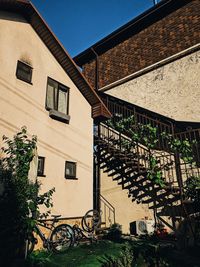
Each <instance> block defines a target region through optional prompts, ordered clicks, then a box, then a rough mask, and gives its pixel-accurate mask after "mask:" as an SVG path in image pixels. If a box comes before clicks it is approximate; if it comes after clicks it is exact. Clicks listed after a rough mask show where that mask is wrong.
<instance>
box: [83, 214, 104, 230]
mask: <svg viewBox="0 0 200 267" xmlns="http://www.w3.org/2000/svg"><path fill="white" fill-rule="evenodd" d="M100 224H101V216H100V213H99V212H98V211H97V210H89V211H88V212H86V214H85V215H84V217H83V218H82V220H81V226H82V228H83V230H85V231H86V232H93V231H94V230H95V229H97V228H98V227H99V225H100Z"/></svg>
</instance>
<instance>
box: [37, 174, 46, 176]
mask: <svg viewBox="0 0 200 267" xmlns="http://www.w3.org/2000/svg"><path fill="white" fill-rule="evenodd" d="M37 177H46V175H45V174H38V175H37Z"/></svg>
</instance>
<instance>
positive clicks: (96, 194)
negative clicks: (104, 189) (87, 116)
mask: <svg viewBox="0 0 200 267" xmlns="http://www.w3.org/2000/svg"><path fill="white" fill-rule="evenodd" d="M91 51H92V52H93V53H94V55H95V57H96V66H95V90H96V91H98V89H99V56H98V54H97V52H96V51H95V50H94V48H93V47H91ZM96 127H97V129H98V137H100V124H99V122H98V123H97V125H96ZM97 150H98V151H97V155H96V156H95V155H94V159H93V161H94V175H93V208H94V209H96V210H98V211H99V212H100V209H101V207H100V205H101V204H100V190H101V189H100V162H99V161H100V158H99V157H100V153H99V148H97Z"/></svg>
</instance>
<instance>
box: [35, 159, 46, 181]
mask: <svg viewBox="0 0 200 267" xmlns="http://www.w3.org/2000/svg"><path fill="white" fill-rule="evenodd" d="M40 159H42V171H41V172H39V171H38V167H37V176H38V177H46V175H45V174H44V167H45V157H42V156H38V165H39V160H40Z"/></svg>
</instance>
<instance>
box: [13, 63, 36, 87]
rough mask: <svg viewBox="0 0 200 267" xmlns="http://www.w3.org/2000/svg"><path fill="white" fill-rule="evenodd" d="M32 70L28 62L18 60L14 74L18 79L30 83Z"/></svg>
mask: <svg viewBox="0 0 200 267" xmlns="http://www.w3.org/2000/svg"><path fill="white" fill-rule="evenodd" d="M32 70H33V68H32V67H31V66H29V65H28V64H26V63H24V62H21V61H19V60H18V62H17V71H16V76H17V78H18V79H20V80H22V81H24V82H27V83H30V84H32V83H31V80H32Z"/></svg>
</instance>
